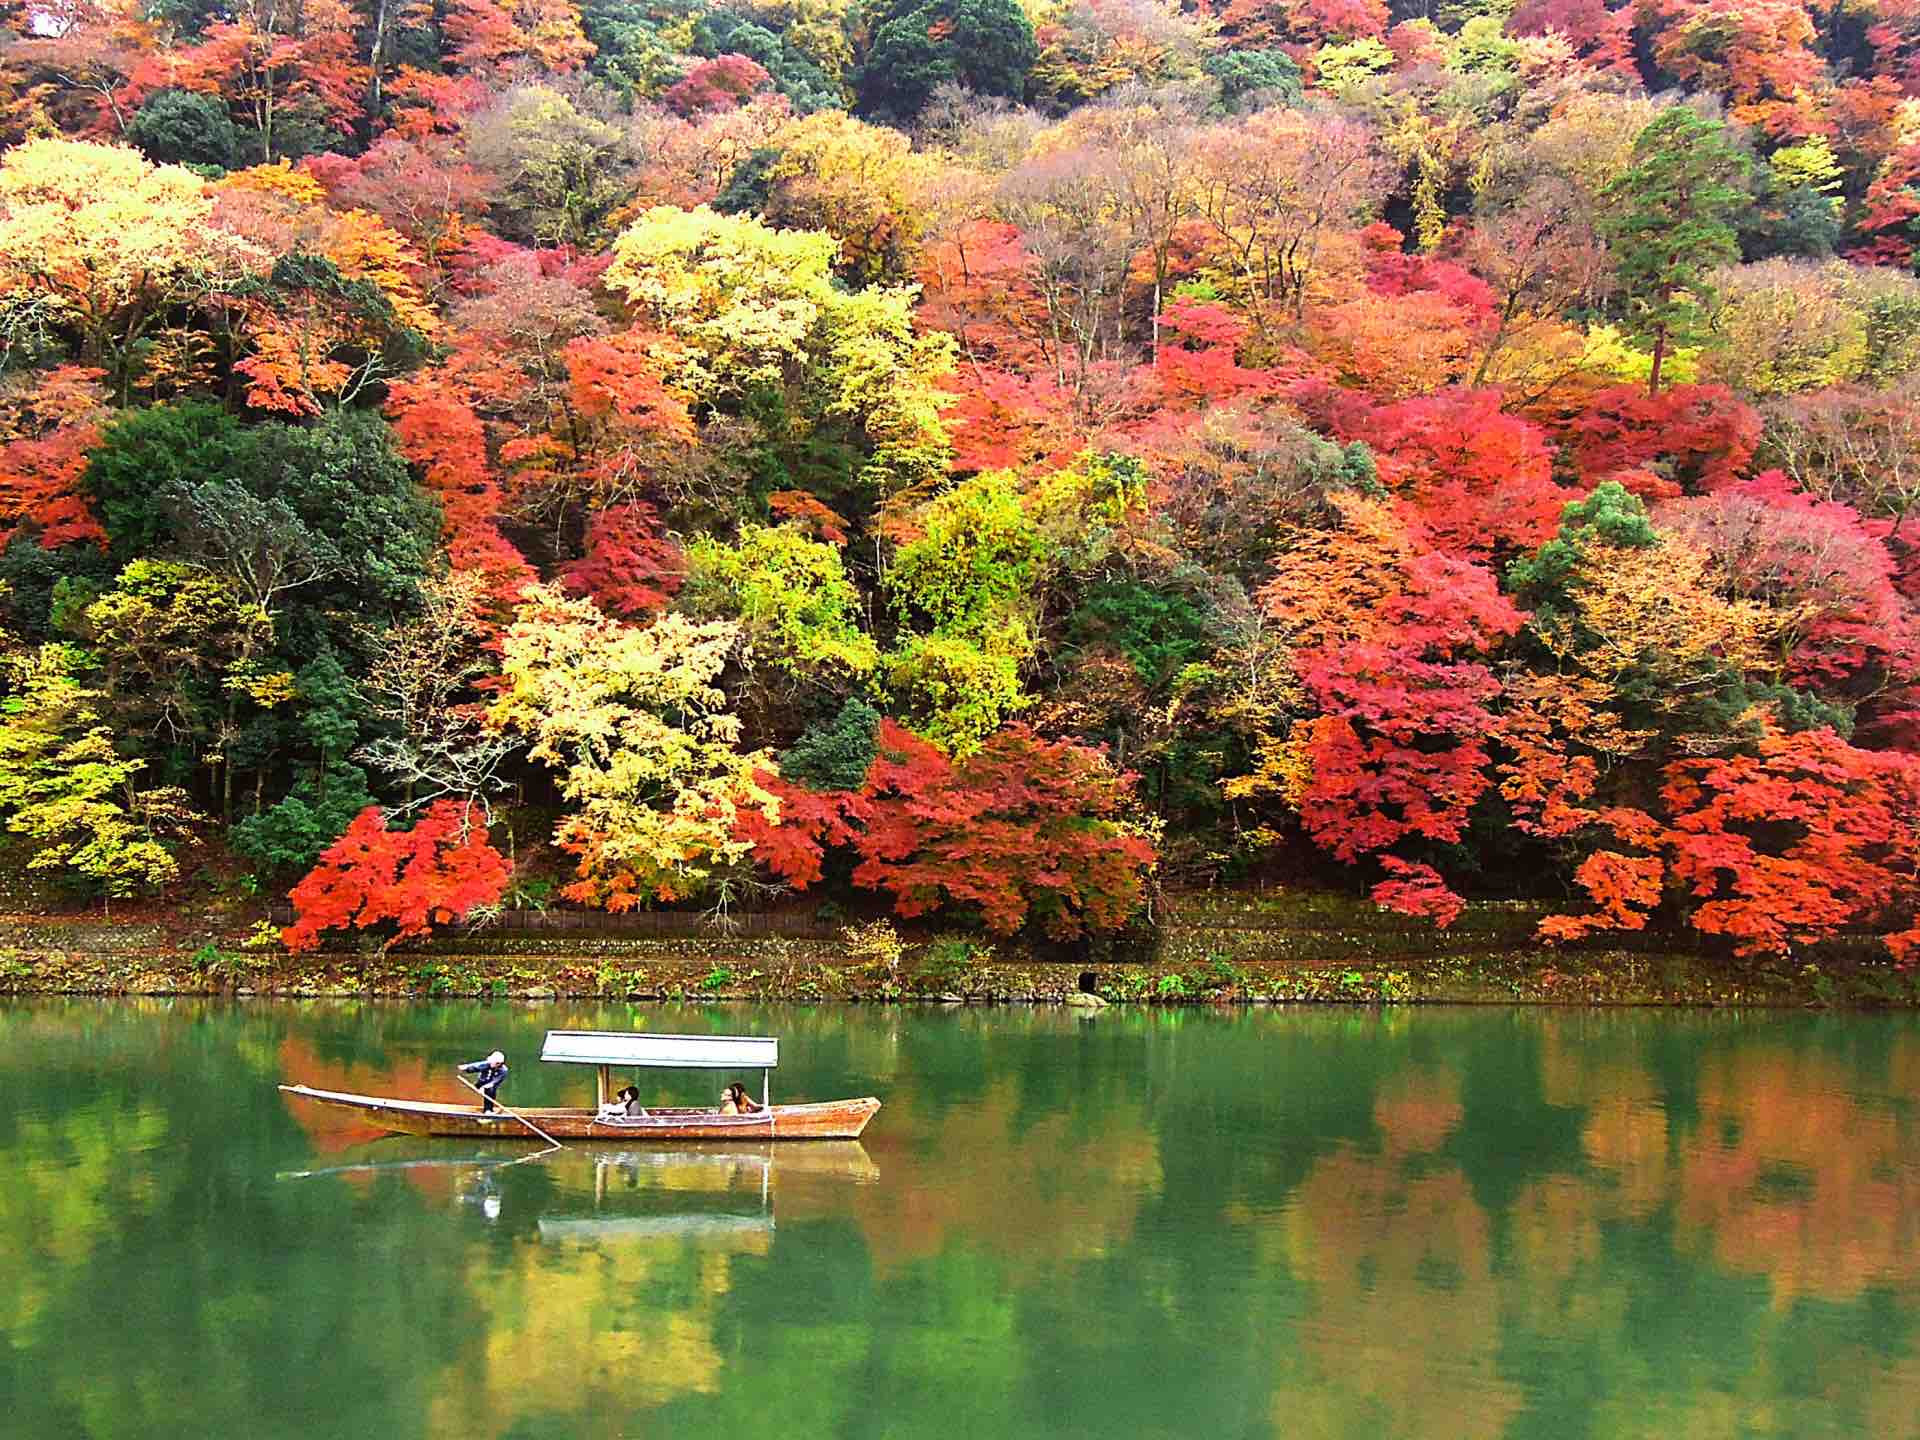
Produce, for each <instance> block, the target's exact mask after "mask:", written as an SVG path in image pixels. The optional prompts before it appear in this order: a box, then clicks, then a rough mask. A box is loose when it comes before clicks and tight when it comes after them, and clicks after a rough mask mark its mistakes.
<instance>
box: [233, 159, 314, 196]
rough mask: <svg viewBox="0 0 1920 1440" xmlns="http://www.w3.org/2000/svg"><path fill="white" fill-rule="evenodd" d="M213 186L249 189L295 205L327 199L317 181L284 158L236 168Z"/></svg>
mask: <svg viewBox="0 0 1920 1440" xmlns="http://www.w3.org/2000/svg"><path fill="white" fill-rule="evenodd" d="M214 189H216V190H250V191H252V192H253V193H255V194H257V195H277V196H279V197H280V198H281V199H283V200H291V201H292V202H293V203H294V204H296V205H318V204H320V203H322V202H323V201H324V200H325V199H326V198H327V192H326V190H325V189H324V188H323V187H322V186H321V184H320V182H319V181H318V180H316V179H314V178H313V176H311V175H309V174H308V173H307V172H306V171H304V170H296V169H294V168H293V166H292V164H291V163H289V162H288V161H285V160H276V161H274V162H273V163H272V164H271V165H255V166H253V167H252V168H251V169H247V170H236V171H234V172H233V173H232V174H231V175H228V176H227V177H225V178H224V179H222V180H221V181H220V182H219V183H218V184H217V185H215V186H214Z"/></svg>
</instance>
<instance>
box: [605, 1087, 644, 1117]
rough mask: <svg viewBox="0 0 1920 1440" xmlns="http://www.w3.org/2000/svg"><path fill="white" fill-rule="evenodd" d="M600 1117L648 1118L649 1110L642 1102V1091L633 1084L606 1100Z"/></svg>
mask: <svg viewBox="0 0 1920 1440" xmlns="http://www.w3.org/2000/svg"><path fill="white" fill-rule="evenodd" d="M598 1118H599V1119H602V1120H644V1119H646V1118H647V1110H646V1107H645V1106H644V1105H642V1104H641V1103H640V1091H639V1090H638V1089H636V1088H635V1087H634V1086H632V1085H629V1086H627V1087H626V1089H624V1090H622V1091H621V1092H620V1093H619V1094H617V1095H615V1096H614V1097H613V1099H611V1100H608V1101H605V1102H604V1103H603V1104H602V1105H601V1106H600V1114H599V1116H598Z"/></svg>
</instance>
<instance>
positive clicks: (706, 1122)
mask: <svg viewBox="0 0 1920 1440" xmlns="http://www.w3.org/2000/svg"><path fill="white" fill-rule="evenodd" d="M280 1088H281V1089H282V1090H283V1091H285V1092H286V1093H287V1094H289V1095H297V1096H299V1097H300V1098H301V1099H303V1100H311V1101H313V1102H314V1103H315V1104H317V1105H325V1106H328V1107H329V1108H331V1109H335V1110H344V1111H348V1112H350V1113H352V1114H355V1115H358V1116H359V1117H360V1118H361V1119H363V1120H365V1121H367V1122H368V1123H369V1124H372V1125H377V1126H379V1127H380V1128H381V1129H383V1130H391V1131H393V1132H394V1133H395V1134H397V1135H427V1136H432V1137H434V1138H436V1139H449V1140H480V1139H486V1140H501V1139H512V1138H514V1137H515V1136H525V1137H526V1138H528V1139H533V1138H534V1136H533V1134H532V1132H531V1131H530V1130H529V1129H528V1128H527V1127H526V1126H525V1125H523V1124H521V1123H520V1122H519V1121H518V1120H516V1119H514V1118H513V1116H511V1115H509V1114H507V1113H506V1112H505V1111H504V1110H496V1111H494V1112H493V1113H492V1114H487V1115H483V1114H481V1112H480V1108H479V1107H478V1106H477V1105H450V1104H446V1103H444V1102H442V1101H437V1100H394V1099H390V1098H388V1097H386V1096H381V1095H351V1094H348V1093H346V1092H345V1091H340V1090H315V1089H313V1088H312V1087H311V1086H307V1085H282V1086H281V1087H280ZM879 1108H880V1102H879V1101H878V1100H876V1099H874V1098H873V1097H872V1096H870V1095H869V1096H865V1097H862V1098H861V1099H858V1100H825V1101H821V1102H820V1103H818V1104H814V1105H775V1106H773V1107H772V1108H771V1109H770V1110H762V1111H760V1112H759V1113H757V1114H753V1115H722V1114H721V1113H720V1112H719V1111H718V1110H699V1109H673V1110H654V1111H652V1112H650V1113H649V1114H648V1115H647V1116H646V1117H645V1118H634V1119H626V1118H624V1117H623V1118H621V1119H617V1120H603V1119H601V1118H600V1117H599V1116H598V1115H597V1114H596V1113H595V1112H594V1111H592V1110H581V1109H544V1110H542V1109H521V1110H518V1113H519V1114H521V1115H524V1116H526V1117H527V1119H529V1120H531V1121H532V1122H533V1123H534V1124H535V1125H538V1126H539V1127H540V1128H541V1129H542V1130H544V1131H546V1132H547V1134H549V1135H551V1136H553V1138H554V1139H556V1140H616V1141H624V1142H625V1143H627V1144H629V1145H631V1144H635V1143H641V1144H650V1143H652V1142H654V1141H659V1140H754V1141H760V1140H857V1139H859V1138H860V1132H861V1131H862V1130H865V1129H866V1128H867V1122H868V1121H869V1120H871V1119H873V1117H874V1113H875V1112H876V1111H878V1110H879Z"/></svg>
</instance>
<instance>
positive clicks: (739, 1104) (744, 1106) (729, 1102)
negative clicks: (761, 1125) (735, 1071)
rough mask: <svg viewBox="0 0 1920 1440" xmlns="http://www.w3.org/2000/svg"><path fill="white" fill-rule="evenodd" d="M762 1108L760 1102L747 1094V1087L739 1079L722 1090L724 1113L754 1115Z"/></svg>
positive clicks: (721, 1109)
mask: <svg viewBox="0 0 1920 1440" xmlns="http://www.w3.org/2000/svg"><path fill="white" fill-rule="evenodd" d="M760 1108H761V1106H760V1102H759V1101H758V1100H755V1099H754V1098H753V1097H752V1096H751V1095H749V1094H747V1087H746V1086H744V1085H742V1084H741V1083H740V1082H739V1081H738V1080H736V1081H734V1082H733V1084H731V1085H729V1086H727V1088H726V1089H724V1090H722V1091H721V1092H720V1113H721V1114H722V1115H753V1114H757V1113H758V1112H759V1110H760Z"/></svg>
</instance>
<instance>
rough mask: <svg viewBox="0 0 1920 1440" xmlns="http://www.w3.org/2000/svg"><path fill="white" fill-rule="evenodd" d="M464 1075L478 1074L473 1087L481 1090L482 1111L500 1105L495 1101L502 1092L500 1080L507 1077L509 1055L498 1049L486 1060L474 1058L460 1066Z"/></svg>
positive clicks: (484, 1111) (494, 1108)
mask: <svg viewBox="0 0 1920 1440" xmlns="http://www.w3.org/2000/svg"><path fill="white" fill-rule="evenodd" d="M460 1073H461V1074H462V1075H478V1076H479V1077H480V1078H479V1079H478V1080H476V1081H474V1082H473V1088H474V1089H476V1090H478V1091H479V1092H480V1113H481V1114H483V1115H484V1114H486V1113H487V1111H489V1110H497V1109H498V1108H499V1107H498V1106H497V1105H495V1104H494V1103H493V1098H494V1096H496V1095H498V1094H499V1093H500V1082H501V1081H503V1080H505V1079H506V1078H507V1057H506V1056H505V1055H502V1054H501V1053H500V1052H499V1051H498V1050H496V1051H494V1052H493V1053H492V1054H491V1055H489V1056H487V1058H486V1059H484V1060H474V1061H471V1062H469V1063H468V1064H465V1065H462V1066H461V1067H460Z"/></svg>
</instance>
